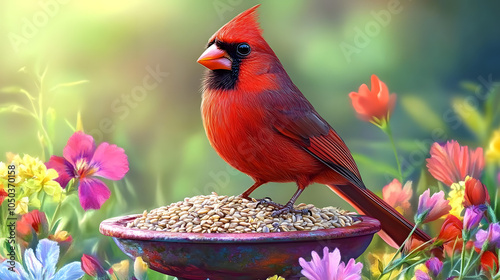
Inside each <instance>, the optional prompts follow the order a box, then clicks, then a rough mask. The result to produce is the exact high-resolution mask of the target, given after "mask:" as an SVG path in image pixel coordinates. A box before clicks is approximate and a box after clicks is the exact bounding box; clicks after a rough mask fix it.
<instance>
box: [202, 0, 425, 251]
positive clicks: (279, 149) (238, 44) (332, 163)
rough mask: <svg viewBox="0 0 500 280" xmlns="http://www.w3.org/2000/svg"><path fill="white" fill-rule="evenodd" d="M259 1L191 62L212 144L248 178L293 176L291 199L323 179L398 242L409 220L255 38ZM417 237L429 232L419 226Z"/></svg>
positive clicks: (289, 207) (408, 227)
mask: <svg viewBox="0 0 500 280" xmlns="http://www.w3.org/2000/svg"><path fill="white" fill-rule="evenodd" d="M258 6H259V5H257V6H255V7H253V8H251V9H249V10H247V11H245V12H243V13H241V14H239V15H238V16H236V17H235V18H234V19H232V20H231V21H230V22H228V23H227V24H226V25H224V26H223V27H222V28H221V29H219V30H218V31H217V32H216V33H215V34H214V35H213V36H212V37H211V38H210V39H209V41H208V45H207V49H206V50H205V52H203V54H202V55H201V56H200V58H199V59H198V62H199V63H200V64H202V65H203V66H205V67H207V68H208V70H207V72H206V76H205V79H204V81H203V101H202V105H201V111H202V117H203V124H204V127H205V131H206V134H207V136H208V139H209V141H210V144H211V145H212V147H213V148H214V149H215V150H216V151H217V153H218V154H219V155H220V156H221V157H222V158H223V159H224V160H225V161H226V162H228V163H229V164H230V165H231V166H233V167H234V168H236V169H238V170H240V171H241V172H244V173H246V174H247V175H249V176H250V177H251V178H253V179H254V181H255V183H254V184H253V185H252V186H251V187H250V188H249V189H248V190H246V191H245V192H244V193H243V194H242V196H243V197H248V196H249V195H250V194H251V193H252V192H253V191H254V190H255V189H256V188H258V187H259V186H261V185H262V184H265V183H267V182H296V183H297V191H296V192H295V194H294V195H293V196H292V198H291V199H290V201H288V203H287V204H286V205H285V206H284V207H282V209H280V210H279V211H278V213H286V212H290V211H292V212H293V205H294V203H295V201H296V200H297V198H298V197H299V195H300V194H301V193H302V191H303V190H304V189H305V188H306V187H307V186H308V185H310V184H311V183H313V182H316V183H320V184H325V185H327V186H328V187H330V188H331V189H332V190H333V191H334V192H336V193H337V194H338V195H340V196H341V197H342V198H343V199H345V200H346V201H347V202H349V203H350V204H351V205H352V206H353V207H354V208H355V209H356V210H357V211H358V212H360V213H361V214H365V215H368V216H371V217H374V218H376V219H378V220H379V221H380V222H381V225H382V232H381V236H382V237H383V238H384V240H385V241H386V242H388V243H389V244H391V245H392V246H396V245H401V244H402V243H403V242H404V241H405V239H406V238H407V236H408V235H409V234H410V231H411V229H412V228H413V227H414V225H413V223H411V222H409V221H408V220H406V219H405V218H404V217H403V216H402V215H401V214H399V213H398V212H397V211H396V210H395V209H394V208H392V207H391V206H389V205H388V204H387V203H386V202H385V201H383V200H382V199H381V198H379V197H378V196H377V195H375V194H374V193H373V192H371V191H370V190H368V189H367V188H366V187H365V185H364V183H363V181H362V180H361V176H360V174H359V171H358V168H357V166H356V163H355V162H354V159H353V158H352V155H351V153H350V151H349V149H348V148H347V146H346V145H345V143H344V141H343V140H342V139H341V138H340V136H339V135H338V134H337V133H336V132H335V130H334V129H333V128H332V127H331V126H330V125H329V124H328V123H327V122H326V121H325V120H324V119H323V118H322V117H321V116H320V115H319V114H318V113H317V112H316V110H315V109H314V107H313V106H312V105H311V103H309V101H308V100H307V99H306V98H305V97H304V95H303V94H302V93H301V92H300V91H299V89H298V88H297V87H296V86H295V85H294V84H293V82H292V81H291V79H290V77H289V76H288V74H287V73H286V72H285V69H283V66H282V65H281V62H280V61H279V59H278V57H277V56H276V54H275V53H274V52H273V50H272V49H271V47H269V45H268V44H267V42H266V41H265V40H264V38H263V37H262V31H261V29H260V27H259V24H258V22H257V12H256V9H257V7H258ZM413 237H414V238H416V239H417V240H420V241H424V242H425V241H428V240H430V237H429V236H428V235H427V234H426V233H425V232H423V231H421V230H420V229H417V230H416V231H415V233H414V235H413Z"/></svg>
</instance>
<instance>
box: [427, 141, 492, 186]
mask: <svg viewBox="0 0 500 280" xmlns="http://www.w3.org/2000/svg"><path fill="white" fill-rule="evenodd" d="M430 154H431V157H430V158H428V159H427V168H428V169H429V172H430V173H431V174H432V176H434V178H436V179H437V180H439V181H441V182H443V183H445V184H446V185H447V186H451V184H453V183H458V182H459V181H463V180H464V179H465V177H467V176H471V177H474V178H479V177H481V172H482V171H483V168H484V155H483V148H481V147H479V148H477V149H476V150H471V151H469V147H468V146H460V145H459V144H458V142H457V141H455V140H452V141H449V142H447V143H446V144H445V145H444V146H441V145H439V144H438V143H434V144H433V145H432V147H431V151H430Z"/></svg>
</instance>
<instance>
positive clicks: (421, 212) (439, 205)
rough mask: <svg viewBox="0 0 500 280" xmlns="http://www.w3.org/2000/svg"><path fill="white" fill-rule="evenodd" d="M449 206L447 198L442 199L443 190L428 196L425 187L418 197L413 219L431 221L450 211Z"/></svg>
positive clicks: (424, 221) (428, 192)
mask: <svg viewBox="0 0 500 280" xmlns="http://www.w3.org/2000/svg"><path fill="white" fill-rule="evenodd" d="M450 210H451V206H450V203H449V201H448V200H446V199H444V192H443V191H440V192H438V193H435V194H433V195H432V197H431V196H430V190H429V189H427V190H426V191H425V192H424V193H423V194H422V195H420V197H419V199H418V209H417V215H415V221H419V222H422V223H428V222H432V221H434V220H437V219H439V218H440V217H441V216H443V215H446V214H448V213H449V212H450Z"/></svg>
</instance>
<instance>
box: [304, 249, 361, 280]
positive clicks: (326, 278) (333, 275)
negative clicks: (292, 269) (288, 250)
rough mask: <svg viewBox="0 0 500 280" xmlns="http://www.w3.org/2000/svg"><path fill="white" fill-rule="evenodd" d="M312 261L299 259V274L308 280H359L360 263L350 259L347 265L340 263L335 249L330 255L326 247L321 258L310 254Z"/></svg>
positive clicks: (337, 251)
mask: <svg viewBox="0 0 500 280" xmlns="http://www.w3.org/2000/svg"><path fill="white" fill-rule="evenodd" d="M311 255H312V260H311V261H310V262H307V261H306V260H305V259H303V258H299V263H300V266H302V271H301V273H302V274H303V275H304V276H305V277H307V278H308V279H309V280H361V269H363V264H362V263H356V262H355V260H354V259H350V260H349V262H348V263H347V265H345V263H344V262H341V261H340V251H339V249H337V248H335V250H334V251H333V252H332V253H329V252H328V247H325V248H323V258H320V257H319V255H318V253H316V251H313V252H312V254H311Z"/></svg>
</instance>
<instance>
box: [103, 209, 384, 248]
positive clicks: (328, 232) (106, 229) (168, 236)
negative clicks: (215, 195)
mask: <svg viewBox="0 0 500 280" xmlns="http://www.w3.org/2000/svg"><path fill="white" fill-rule="evenodd" d="M140 216H142V214H135V215H126V216H119V217H114V218H109V219H106V220H104V221H102V222H101V224H100V226H99V231H100V232H101V233H102V234H103V235H106V236H110V237H113V238H121V239H130V240H142V241H161V242H182V243H265V242H290V241H308V240H309V241H314V240H318V239H325V240H326V239H341V238H350V237H356V236H363V235H373V234H374V233H376V232H378V231H379V230H380V229H381V225H380V222H379V221H378V220H377V219H374V218H372V217H368V216H363V215H357V216H356V217H359V218H360V219H361V222H360V223H357V224H354V225H352V226H347V227H341V228H332V229H321V230H313V231H288V232H266V233H264V232H262V233H260V232H255V233H191V232H167V231H154V230H144V229H136V228H127V227H126V224H127V223H128V222H131V221H132V220H134V219H135V218H137V217H140Z"/></svg>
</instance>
